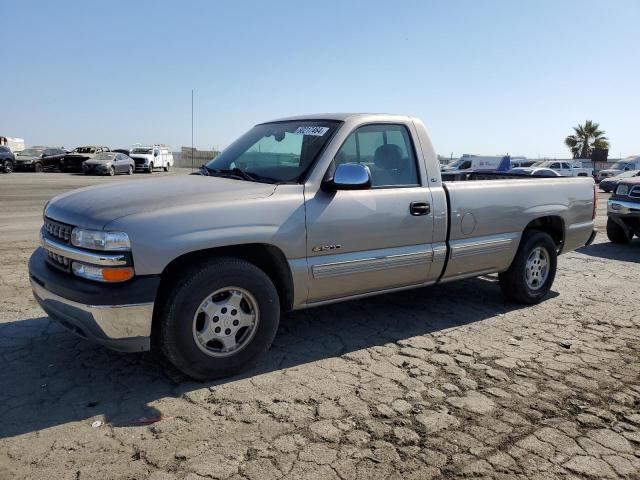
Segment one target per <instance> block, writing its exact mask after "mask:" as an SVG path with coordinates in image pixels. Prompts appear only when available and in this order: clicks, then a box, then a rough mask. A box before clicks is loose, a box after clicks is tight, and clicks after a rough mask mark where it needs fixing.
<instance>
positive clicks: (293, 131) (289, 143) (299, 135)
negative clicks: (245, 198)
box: [206, 120, 340, 182]
mask: <svg viewBox="0 0 640 480" xmlns="http://www.w3.org/2000/svg"><path fill="white" fill-rule="evenodd" d="M339 124H340V122H332V121H325V120H320V121H291V122H277V123H265V124H262V125H256V126H255V127H253V128H252V129H251V130H249V131H248V132H247V133H245V134H244V135H243V136H241V137H240V138H239V139H238V140H236V141H235V142H233V143H232V144H231V145H230V146H229V147H228V148H227V149H226V150H225V151H224V152H222V153H221V154H220V155H218V156H217V157H216V158H214V159H213V160H211V161H210V162H209V163H207V165H206V169H207V171H208V172H209V173H211V174H213V175H215V174H220V173H224V172H220V171H221V170H234V169H238V170H239V172H238V173H239V174H240V175H237V176H238V177H242V178H245V179H246V175H244V176H243V175H242V172H244V173H246V174H249V175H252V176H253V177H255V178H256V180H258V181H263V180H265V181H271V182H297V181H299V180H300V179H301V177H302V176H303V174H304V173H305V172H306V171H307V170H308V169H309V168H310V167H311V165H313V162H314V161H315V159H316V157H317V156H318V153H320V151H321V150H322V148H323V147H324V146H325V145H326V143H327V141H328V140H329V138H331V136H332V135H333V133H334V132H335V131H336V129H337V128H338V126H339ZM260 177H262V178H260Z"/></svg>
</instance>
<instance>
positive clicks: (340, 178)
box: [323, 163, 371, 192]
mask: <svg viewBox="0 0 640 480" xmlns="http://www.w3.org/2000/svg"><path fill="white" fill-rule="evenodd" d="M369 188H371V171H370V170H369V167H367V166H366V165H363V164H361V163H343V164H340V165H338V166H337V167H336V171H335V173H334V174H333V178H332V179H330V180H327V181H325V182H324V184H323V189H324V190H326V191H329V192H335V191H338V190H367V189H369Z"/></svg>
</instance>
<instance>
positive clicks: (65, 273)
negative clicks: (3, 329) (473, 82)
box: [29, 114, 596, 380]
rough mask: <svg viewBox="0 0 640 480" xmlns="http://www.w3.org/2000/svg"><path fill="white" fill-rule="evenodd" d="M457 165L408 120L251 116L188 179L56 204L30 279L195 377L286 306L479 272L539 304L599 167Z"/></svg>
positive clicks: (108, 330) (243, 351) (116, 188)
mask: <svg viewBox="0 0 640 480" xmlns="http://www.w3.org/2000/svg"><path fill="white" fill-rule="evenodd" d="M464 178H465V179H464V180H461V181H452V182H443V181H442V178H441V175H440V166H439V164H438V161H437V158H436V154H435V151H434V149H433V147H432V145H431V141H430V140H429V137H428V135H427V132H426V130H425V128H424V126H423V124H422V123H421V121H420V120H418V119H417V118H413V117H408V116H397V115H383V114H375V115H372V114H324V115H311V116H302V117H291V118H286V119H281V120H276V121H271V122H268V123H262V124H259V125H256V126H255V127H253V128H252V129H251V130H249V131H248V132H247V133H246V134H244V135H243V136H242V137H240V138H239V139H238V140H237V141H235V142H234V143H233V144H231V145H230V146H229V147H228V148H227V149H226V150H225V151H224V152H223V153H222V154H220V155H219V156H218V157H216V158H215V159H213V160H211V161H210V162H208V163H207V164H206V165H203V166H202V168H201V171H200V174H199V175H181V176H172V177H165V178H157V179H149V180H145V181H134V182H121V183H120V182H119V183H110V184H107V185H102V186H96V187H91V188H84V189H81V190H77V191H71V192H67V193H64V194H62V195H59V196H57V197H55V198H54V199H52V200H51V201H50V202H49V203H48V204H47V205H46V206H45V209H44V226H43V228H42V230H41V243H42V245H41V247H40V248H38V249H37V250H36V251H35V252H34V253H33V255H32V257H31V259H30V261H29V274H30V281H31V286H32V288H33V292H34V295H35V298H36V300H37V301H38V302H39V304H40V305H41V306H42V308H43V309H44V310H45V311H46V312H47V313H48V314H49V316H50V318H51V319H53V320H57V321H58V322H60V323H61V324H62V325H63V326H65V327H66V328H68V329H69V330H71V331H72V332H75V333H76V334H77V335H79V336H81V337H83V338H86V339H89V340H92V341H95V342H98V343H100V344H102V345H106V346H107V347H111V348H113V349H116V350H120V351H143V350H149V349H151V348H153V349H154V350H159V351H161V352H163V353H164V355H165V356H166V357H167V358H168V359H169V360H170V361H171V362H172V363H173V364H174V365H175V366H176V367H177V368H178V369H180V370H182V371H183V372H184V373H186V374H187V375H190V376H191V377H193V378H196V379H201V380H204V379H210V378H216V377H223V376H228V375H233V374H235V373H237V372H239V371H241V370H243V369H245V368H247V367H248V366H250V365H252V364H254V363H255V362H257V361H258V359H259V358H260V356H261V355H262V354H263V353H264V352H265V351H266V350H267V349H268V348H269V346H270V345H271V342H272V340H273V339H274V336H275V334H276V330H277V328H278V323H279V319H280V314H281V312H283V311H289V310H297V309H303V308H308V307H314V306H317V305H324V304H328V303H332V302H339V301H343V300H350V299H356V298H362V297H366V296H369V295H375V294H381V293H386V292H393V291H398V290H403V289H408V288H416V287H425V286H428V285H434V284H438V283H444V282H450V281H454V280H459V279H463V278H467V277H475V276H479V275H485V274H490V273H498V278H499V283H500V288H501V289H502V292H503V293H504V295H505V296H506V298H507V299H509V300H511V301H515V302H520V303H524V304H534V303H537V302H539V301H541V300H542V299H543V298H544V297H545V295H546V294H547V293H548V292H549V289H550V288H551V286H552V284H553V280H554V277H555V273H556V264H557V256H558V255H559V254H560V253H564V252H568V251H571V250H573V249H575V248H577V247H580V246H583V245H585V244H589V243H590V242H591V241H592V240H593V238H594V235H595V230H594V217H595V203H596V196H595V188H594V186H595V185H594V182H593V180H592V179H589V178H561V177H557V178H539V177H531V176H526V177H521V178H513V176H511V177H505V178H501V177H500V175H499V174H495V175H491V176H487V177H486V179H483V180H474V179H473V176H472V175H468V176H466V177H464Z"/></svg>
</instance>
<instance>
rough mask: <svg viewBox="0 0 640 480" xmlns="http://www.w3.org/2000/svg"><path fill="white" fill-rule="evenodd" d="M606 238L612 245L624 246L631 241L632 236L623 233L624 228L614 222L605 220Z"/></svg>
mask: <svg viewBox="0 0 640 480" xmlns="http://www.w3.org/2000/svg"><path fill="white" fill-rule="evenodd" d="M607 237H609V240H611V241H612V242H613V243H618V244H621V245H626V244H628V243H629V242H630V241H631V238H632V237H633V235H629V234H628V233H627V232H625V230H624V228H622V227H621V226H620V225H618V224H617V223H616V222H615V221H613V220H611V219H610V218H607Z"/></svg>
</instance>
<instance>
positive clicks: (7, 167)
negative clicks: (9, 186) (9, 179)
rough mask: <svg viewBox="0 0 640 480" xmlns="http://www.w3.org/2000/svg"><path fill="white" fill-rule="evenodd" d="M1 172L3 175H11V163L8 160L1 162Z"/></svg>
mask: <svg viewBox="0 0 640 480" xmlns="http://www.w3.org/2000/svg"><path fill="white" fill-rule="evenodd" d="M2 171H3V172H4V173H11V172H13V162H12V161H11V160H9V159H6V160H3V161H2Z"/></svg>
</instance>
